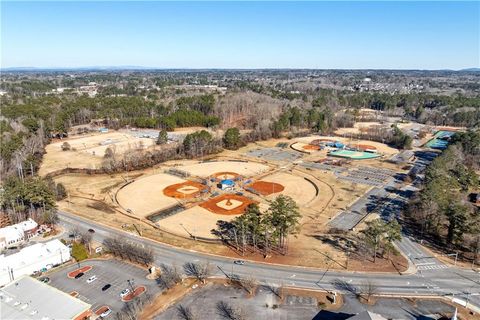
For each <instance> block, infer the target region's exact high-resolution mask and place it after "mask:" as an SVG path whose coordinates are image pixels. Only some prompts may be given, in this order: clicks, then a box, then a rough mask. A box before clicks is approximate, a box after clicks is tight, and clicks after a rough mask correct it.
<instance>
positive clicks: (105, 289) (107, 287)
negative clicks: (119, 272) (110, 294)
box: [102, 283, 112, 291]
mask: <svg viewBox="0 0 480 320" xmlns="http://www.w3.org/2000/svg"><path fill="white" fill-rule="evenodd" d="M111 286H112V285H111V284H110V283H107V284H106V285H104V286H103V287H102V291H107V290H108V289H109V288H110V287H111Z"/></svg>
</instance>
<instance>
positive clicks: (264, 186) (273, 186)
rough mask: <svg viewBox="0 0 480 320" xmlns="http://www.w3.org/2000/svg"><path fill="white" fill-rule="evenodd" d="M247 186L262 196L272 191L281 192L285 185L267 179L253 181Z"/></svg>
mask: <svg viewBox="0 0 480 320" xmlns="http://www.w3.org/2000/svg"><path fill="white" fill-rule="evenodd" d="M249 187H250V188H252V189H253V190H255V191H256V192H258V193H259V194H261V195H263V196H268V195H270V194H273V193H277V192H282V191H283V190H284V189H285V187H284V186H282V185H281V184H280V183H275V182H268V181H255V182H254V183H252V184H251V185H249Z"/></svg>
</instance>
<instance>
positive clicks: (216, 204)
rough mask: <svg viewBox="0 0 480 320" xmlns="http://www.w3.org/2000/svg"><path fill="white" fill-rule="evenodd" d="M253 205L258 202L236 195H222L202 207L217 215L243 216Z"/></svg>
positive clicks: (201, 205) (206, 202)
mask: <svg viewBox="0 0 480 320" xmlns="http://www.w3.org/2000/svg"><path fill="white" fill-rule="evenodd" d="M252 203H257V202H256V201H253V200H251V199H249V198H247V197H244V196H239V195H236V194H222V195H220V196H218V197H215V198H212V199H210V200H207V201H205V202H204V203H201V204H200V207H202V208H204V209H207V210H208V211H210V212H213V213H216V214H225V215H237V214H242V213H243V212H244V211H245V208H246V207H247V206H248V205H249V204H252Z"/></svg>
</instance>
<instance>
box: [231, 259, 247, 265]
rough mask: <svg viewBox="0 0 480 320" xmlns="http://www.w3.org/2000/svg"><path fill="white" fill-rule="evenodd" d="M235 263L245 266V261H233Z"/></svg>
mask: <svg viewBox="0 0 480 320" xmlns="http://www.w3.org/2000/svg"><path fill="white" fill-rule="evenodd" d="M233 263H235V264H238V265H241V266H243V265H244V264H245V261H243V260H235V261H233Z"/></svg>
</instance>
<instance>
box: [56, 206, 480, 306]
mask: <svg viewBox="0 0 480 320" xmlns="http://www.w3.org/2000/svg"><path fill="white" fill-rule="evenodd" d="M59 217H60V223H61V224H62V225H63V226H64V227H66V228H67V229H72V228H74V227H79V228H84V229H90V228H93V229H95V231H96V232H95V233H94V234H93V239H94V240H95V241H98V242H102V241H103V240H104V239H105V238H107V237H122V238H124V239H126V240H127V241H129V242H131V243H133V244H136V245H138V246H142V247H148V248H150V249H152V250H153V251H154V254H155V264H156V265H159V264H161V263H165V264H176V265H177V266H181V265H183V264H184V263H186V262H199V261H202V262H204V261H208V262H209V263H211V264H212V266H214V268H213V273H214V275H215V276H224V274H225V273H226V274H231V273H232V272H233V273H235V274H238V275H240V276H250V275H253V276H255V277H256V278H257V279H258V280H259V281H260V282H262V283H268V284H271V285H286V286H296V287H302V288H309V289H325V290H336V291H342V292H352V291H355V290H357V291H358V290H361V288H362V286H363V285H364V284H365V283H366V282H368V281H370V282H372V283H374V284H375V286H376V287H377V292H378V293H381V294H404V295H435V296H446V295H448V296H451V295H454V296H456V297H459V298H461V299H463V300H468V301H469V303H471V304H474V305H476V306H477V307H480V296H479V292H480V274H478V273H475V272H474V271H471V270H463V269H455V268H445V269H438V270H425V271H419V272H418V273H416V274H410V275H399V274H392V273H366V272H347V271H345V272H341V271H328V272H325V270H321V269H315V268H305V267H297V266H283V265H274V264H268V263H258V262H247V263H245V265H235V264H234V263H233V261H234V259H231V258H226V257H221V256H215V255H209V254H205V253H200V252H195V251H190V250H185V249H182V248H177V247H173V246H169V245H166V244H162V243H159V242H156V241H152V240H149V239H146V238H142V237H139V236H137V235H134V234H132V233H129V232H125V231H122V230H117V229H113V228H109V227H106V226H103V225H99V224H95V223H93V222H92V221H89V220H85V219H82V218H80V217H78V216H75V215H73V214H69V213H66V212H59ZM410 245H414V244H413V243H410Z"/></svg>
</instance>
